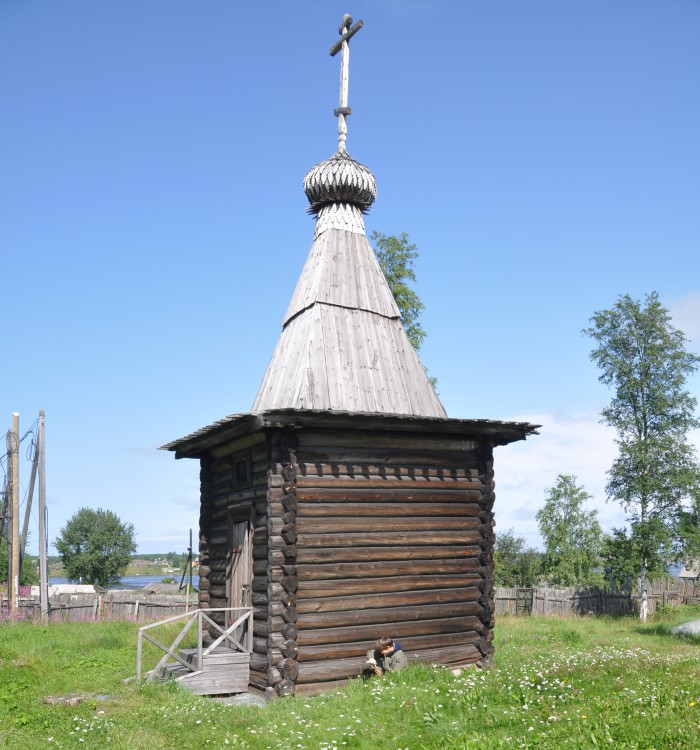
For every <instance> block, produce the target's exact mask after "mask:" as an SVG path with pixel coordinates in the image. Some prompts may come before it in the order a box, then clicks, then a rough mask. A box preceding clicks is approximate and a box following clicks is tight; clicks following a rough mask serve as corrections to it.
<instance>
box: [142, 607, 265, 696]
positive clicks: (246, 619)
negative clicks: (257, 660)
mask: <svg viewBox="0 0 700 750" xmlns="http://www.w3.org/2000/svg"><path fill="white" fill-rule="evenodd" d="M212 612H242V614H241V615H240V616H239V617H238V618H237V619H236V620H235V621H234V622H233V623H232V624H231V625H229V626H228V627H227V628H226V629H225V630H224V628H222V627H221V625H218V624H217V623H215V622H214V621H213V620H212V619H211V618H210V617H209V616H208V614H207V613H212ZM184 618H187V622H186V623H185V625H184V627H183V628H182V630H181V631H180V633H179V634H178V635H177V636H176V638H175V640H174V641H173V642H172V645H170V646H165V645H164V644H162V643H160V642H159V641H157V640H156V639H155V638H154V637H153V636H152V635H150V634H149V633H147V632H146V631H148V630H152V629H153V628H157V627H161V626H163V625H167V624H168V623H171V622H175V621H176V620H182V619H184ZM204 621H206V622H207V623H208V624H209V626H210V631H211V629H212V628H213V629H214V630H217V631H218V632H219V633H220V634H221V635H220V636H219V637H218V638H217V639H216V640H215V641H214V642H213V643H211V644H209V645H208V646H207V647H206V649H205V648H204V646H203V644H202V631H203V624H204ZM195 623H196V624H197V659H196V661H195V662H194V663H192V662H190V661H187V660H186V659H183V658H182V657H181V656H180V654H178V653H177V649H178V647H179V646H180V644H181V643H182V641H183V640H184V638H185V636H186V635H187V633H188V632H189V631H190V629H191V628H192V626H193V625H194V624H195ZM246 625H247V627H245V626H246ZM237 628H244V632H243V637H242V638H241V637H239V638H240V640H239V638H237V637H235V636H234V632H235V631H236V629H237ZM144 638H145V639H146V640H147V641H149V642H150V643H152V644H153V645H154V646H157V647H158V648H159V649H160V650H161V651H164V652H165V655H164V656H163V657H162V659H161V660H160V661H159V662H158V664H156V666H155V667H154V668H153V669H150V670H149V671H148V672H147V673H146V674H145V675H142V658H143V639H144ZM222 643H227V644H228V645H229V646H231V647H232V648H234V649H236V650H238V651H241V652H243V653H245V654H250V653H251V652H252V650H253V608H252V607H226V608H223V607H222V608H220V609H195V610H193V611H191V612H185V613H183V614H181V615H175V616H174V617H168V618H167V619H165V620H161V621H160V622H154V623H152V624H151V625H144V626H143V627H141V628H139V632H138V640H137V643H136V681H137V682H141V679H142V677H145V678H146V679H153V678H155V677H157V676H158V675H159V674H160V673H161V670H162V669H163V668H164V667H165V666H166V665H167V664H168V659H171V658H172V659H175V660H176V661H177V662H179V663H180V664H182V666H184V667H187V669H189V670H190V671H192V672H197V671H201V669H202V663H203V658H204V657H205V656H207V655H208V654H210V653H211V652H212V651H213V650H214V649H215V648H216V647H217V646H219V645H221V644H222Z"/></svg>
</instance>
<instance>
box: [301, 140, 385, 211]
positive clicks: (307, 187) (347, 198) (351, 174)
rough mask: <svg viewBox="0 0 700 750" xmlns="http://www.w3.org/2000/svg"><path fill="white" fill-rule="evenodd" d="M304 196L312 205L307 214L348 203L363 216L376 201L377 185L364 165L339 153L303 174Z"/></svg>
mask: <svg viewBox="0 0 700 750" xmlns="http://www.w3.org/2000/svg"><path fill="white" fill-rule="evenodd" d="M304 192H305V193H306V197H307V198H308V199H309V203H310V204H311V206H310V208H309V212H310V213H314V214H317V213H318V212H319V211H320V210H321V209H322V208H323V207H324V206H327V205H329V204H331V203H349V204H351V205H353V206H357V207H358V208H359V209H360V210H361V211H362V212H363V213H364V212H366V211H368V210H369V207H370V206H371V205H372V204H373V203H374V199H375V198H376V197H377V183H376V181H375V179H374V175H373V174H372V172H370V170H369V169H368V168H367V167H366V166H365V165H364V164H360V162H359V161H355V160H354V159H352V158H351V157H350V155H349V154H348V153H347V152H346V151H345V150H341V149H339V150H338V151H336V153H335V154H333V156H331V158H330V159H326V161H322V162H319V163H318V164H316V166H314V167H312V168H311V169H310V170H309V171H308V172H307V173H306V176H305V177H304Z"/></svg>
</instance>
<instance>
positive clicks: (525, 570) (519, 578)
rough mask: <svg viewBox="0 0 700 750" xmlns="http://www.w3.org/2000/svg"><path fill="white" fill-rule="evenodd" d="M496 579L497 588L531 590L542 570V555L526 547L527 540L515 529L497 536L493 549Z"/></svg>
mask: <svg viewBox="0 0 700 750" xmlns="http://www.w3.org/2000/svg"><path fill="white" fill-rule="evenodd" d="M493 561H494V577H495V579H496V585H497V586H507V587H524V588H531V587H532V586H535V585H536V584H537V581H538V578H539V576H540V573H541V570H542V554H541V553H540V552H538V551H537V550H535V549H533V548H532V547H527V548H526V547H525V539H524V537H521V536H515V532H514V530H513V529H508V530H507V531H503V532H500V533H497V534H496V542H495V544H494V548H493Z"/></svg>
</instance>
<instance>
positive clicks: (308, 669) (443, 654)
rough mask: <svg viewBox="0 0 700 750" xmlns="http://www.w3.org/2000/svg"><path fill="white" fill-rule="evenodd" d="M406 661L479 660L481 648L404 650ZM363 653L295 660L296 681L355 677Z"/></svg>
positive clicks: (361, 665)
mask: <svg viewBox="0 0 700 750" xmlns="http://www.w3.org/2000/svg"><path fill="white" fill-rule="evenodd" d="M406 657H407V658H408V663H409V664H418V663H424V664H425V663H427V664H448V665H456V664H462V665H464V664H468V663H473V662H476V661H479V660H480V659H481V652H480V651H479V650H478V649H477V648H476V646H474V645H472V644H466V645H460V646H444V647H437V648H433V649H428V650H424V651H416V652H407V653H406ZM366 660H367V656H366V654H365V655H362V656H355V657H350V658H346V659H338V658H336V659H324V660H322V661H315V662H313V661H312V662H302V663H300V664H299V670H298V671H299V674H298V676H297V683H298V684H300V685H303V684H304V683H307V682H325V681H329V680H339V679H343V678H346V677H347V678H350V677H358V676H359V675H361V674H362V672H363V671H364V670H365V669H366V668H367V663H366Z"/></svg>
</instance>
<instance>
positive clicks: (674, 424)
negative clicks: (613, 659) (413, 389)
mask: <svg viewBox="0 0 700 750" xmlns="http://www.w3.org/2000/svg"><path fill="white" fill-rule="evenodd" d="M670 321H671V316H670V314H669V312H668V310H667V309H666V308H664V307H663V306H662V305H661V303H660V302H659V297H658V294H657V293H656V292H652V293H651V294H648V295H646V298H645V301H644V304H642V303H641V302H640V301H638V300H633V299H632V298H631V297H630V296H629V295H624V296H621V297H619V298H618V300H617V302H616V303H615V305H614V306H613V307H612V308H610V309H609V310H600V311H598V312H596V313H594V315H593V317H592V318H591V322H592V324H593V325H592V326H591V327H590V328H587V329H585V330H584V333H585V334H587V335H588V336H590V337H591V338H592V339H594V341H595V342H596V348H595V349H593V351H592V352H591V355H590V356H591V359H592V360H593V361H594V362H595V363H596V364H597V365H598V367H599V368H600V370H601V372H602V374H601V375H600V378H599V379H600V381H601V382H602V383H604V384H605V385H607V386H608V387H610V388H612V389H613V391H614V393H615V395H614V397H613V399H612V400H611V402H610V405H609V406H608V407H607V408H605V409H604V410H603V412H602V422H603V423H604V424H607V425H610V426H611V427H613V428H614V429H615V431H616V433H617V436H616V440H615V442H616V444H617V449H618V455H617V458H616V459H615V461H614V462H613V465H612V467H611V468H610V470H609V471H608V483H607V487H606V490H607V495H608V498H609V499H612V500H616V501H617V502H619V503H621V504H622V506H623V507H624V509H625V510H626V511H627V516H628V520H629V521H630V523H631V527H630V529H631V539H632V540H633V541H632V544H633V546H634V548H635V549H637V550H638V553H639V570H640V578H641V606H640V619H641V620H642V621H645V620H646V618H647V614H648V600H647V595H648V594H647V589H648V586H647V581H648V576H649V572H650V571H651V569H652V567H653V566H654V564H655V563H654V561H655V559H656V557H657V556H658V555H659V553H660V551H661V550H662V549H663V548H664V547H668V546H669V545H670V544H674V545H675V548H676V550H677V553H678V554H682V552H683V549H684V547H685V546H686V542H687V541H692V540H690V539H684V537H683V533H684V528H686V524H685V523H684V521H685V522H687V520H688V517H689V516H688V513H687V508H686V507H685V503H686V501H691V502H692V503H693V504H694V508H693V511H692V512H693V513H697V509H698V503H699V502H700V467H699V466H698V462H697V457H696V453H695V450H694V448H693V446H692V445H691V444H690V443H689V442H688V437H687V435H688V431H689V430H691V429H692V428H694V427H697V426H698V425H699V424H700V423H699V422H698V420H697V419H696V418H695V416H694V411H695V407H696V399H695V398H693V397H692V396H691V395H690V393H689V392H688V390H687V389H686V387H685V385H686V381H687V379H688V377H689V376H690V375H691V374H692V373H693V372H695V371H696V370H697V369H698V364H699V363H700V357H698V356H696V355H694V354H691V353H689V352H687V351H686V350H685V344H686V341H687V339H686V338H685V335H684V334H683V332H682V331H679V330H678V329H676V328H674V327H673V326H672V325H671V322H670Z"/></svg>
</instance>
